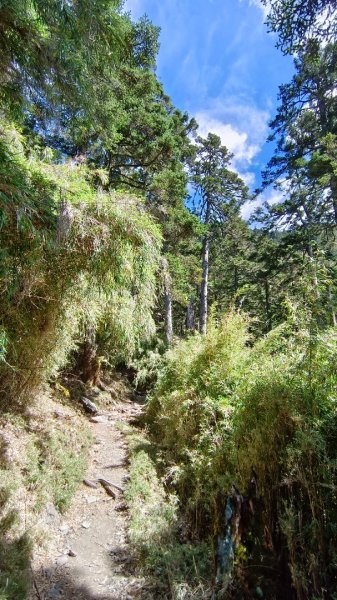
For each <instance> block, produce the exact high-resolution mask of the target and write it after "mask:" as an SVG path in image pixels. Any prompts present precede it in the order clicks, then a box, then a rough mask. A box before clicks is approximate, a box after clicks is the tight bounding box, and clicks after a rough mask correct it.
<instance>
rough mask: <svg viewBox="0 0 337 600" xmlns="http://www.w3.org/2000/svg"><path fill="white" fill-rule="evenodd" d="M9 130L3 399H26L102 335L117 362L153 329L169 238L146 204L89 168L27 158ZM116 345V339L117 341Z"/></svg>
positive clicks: (1, 171) (0, 184)
mask: <svg viewBox="0 0 337 600" xmlns="http://www.w3.org/2000/svg"><path fill="white" fill-rule="evenodd" d="M25 151H26V149H25V147H24V145H23V142H22V139H21V137H20V135H19V133H18V132H17V131H16V130H15V129H13V128H10V127H8V126H7V127H4V128H3V129H2V130H1V131H0V229H1V248H0V253H1V259H2V260H1V286H0V302H1V317H0V319H1V321H0V332H1V334H0V335H1V338H0V339H1V361H0V362H1V364H0V391H1V396H2V397H3V398H4V399H6V400H7V401H10V402H14V401H16V402H23V401H26V400H27V399H28V398H29V396H30V395H31V393H32V392H33V391H34V390H36V388H37V387H38V386H39V385H40V383H41V382H42V381H44V380H46V378H48V377H50V376H51V375H53V374H54V373H56V372H57V370H58V369H59V368H60V366H61V365H63V364H64V363H65V361H66V359H67V356H68V355H69V353H70V351H71V350H73V349H74V348H75V347H76V346H77V345H78V343H79V342H80V341H81V339H83V337H84V333H85V327H86V323H89V324H90V325H91V326H92V327H94V328H95V329H97V330H98V331H99V336H100V340H101V352H102V353H105V354H106V355H107V359H108V360H109V359H110V361H111V362H114V361H116V360H120V359H121V357H122V358H123V359H124V360H129V359H130V357H131V355H132V354H133V352H134V351H135V348H136V347H137V344H139V343H140V340H141V339H143V338H145V339H146V338H148V337H149V336H150V335H151V334H152V333H153V328H154V327H153V321H152V316H151V306H152V303H153V301H154V295H155V282H154V279H155V273H156V268H157V262H158V256H159V248H160V234H159V231H158V228H157V227H156V226H155V224H154V223H153V221H152V220H151V218H150V217H149V216H148V215H147V214H146V212H145V210H144V207H143V205H142V201H141V200H140V199H139V198H136V197H132V196H129V195H127V194H125V193H111V194H104V193H102V192H100V193H99V192H96V191H95V190H94V188H93V186H92V185H91V184H90V175H89V172H88V171H87V170H86V168H85V167H83V166H79V165H75V164H73V163H72V162H69V163H65V164H55V162H54V164H49V163H48V161H44V162H43V161H41V160H38V159H35V158H34V157H33V156H31V157H30V158H27V157H26V155H25ZM111 340H113V342H111Z"/></svg>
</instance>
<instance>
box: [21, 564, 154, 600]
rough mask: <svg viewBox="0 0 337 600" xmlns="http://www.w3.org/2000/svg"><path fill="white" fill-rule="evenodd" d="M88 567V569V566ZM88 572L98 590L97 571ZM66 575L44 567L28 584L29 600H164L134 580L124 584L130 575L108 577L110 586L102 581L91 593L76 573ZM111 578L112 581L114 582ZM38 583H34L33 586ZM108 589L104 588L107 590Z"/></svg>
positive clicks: (62, 570)
mask: <svg viewBox="0 0 337 600" xmlns="http://www.w3.org/2000/svg"><path fill="white" fill-rule="evenodd" d="M88 568H89V567H88ZM90 570H92V577H93V579H95V580H96V583H95V585H96V586H97V587H98V588H99V587H100V586H99V583H97V580H99V576H100V575H99V572H98V571H99V569H97V571H95V569H90ZM74 571H75V570H72V573H71V574H70V573H67V572H66V571H65V569H64V568H62V569H60V570H58V569H57V568H47V569H43V570H42V571H40V572H37V573H36V574H34V577H33V581H32V584H33V585H32V593H31V596H30V600H131V599H133V598H134V599H135V600H136V599H137V600H151V599H153V600H154V598H164V596H158V595H157V594H156V595H155V596H154V595H153V594H152V591H151V589H150V588H149V587H148V588H147V589H146V588H145V587H144V586H141V585H140V584H139V583H138V582H137V581H136V580H135V581H130V582H129V583H125V579H124V578H126V577H130V573H129V572H127V573H123V572H121V574H120V580H119V579H118V578H117V579H116V578H113V577H111V583H110V582H109V581H108V582H106V581H105V582H102V591H99V589H98V590H97V592H93V591H92V590H91V589H89V588H88V587H87V586H86V585H83V584H82V583H81V581H80V580H77V579H76V572H74ZM113 579H116V581H114V580H113ZM37 582H38V583H37ZM107 588H108V589H107Z"/></svg>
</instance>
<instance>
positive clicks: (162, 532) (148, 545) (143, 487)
mask: <svg viewBox="0 0 337 600" xmlns="http://www.w3.org/2000/svg"><path fill="white" fill-rule="evenodd" d="M130 446H131V461H130V481H129V484H128V487H127V492H126V499H127V502H128V504H129V508H130V525H129V535H130V541H131V545H132V548H133V552H134V556H135V558H136V560H137V562H138V564H140V565H141V566H142V569H143V570H144V571H145V572H146V573H147V574H150V575H151V576H152V577H153V578H154V579H155V583H156V587H157V594H160V597H161V598H172V600H180V599H183V598H186V599H187V598H196V599H197V598H198V599H199V600H201V599H206V598H210V595H209V594H208V592H207V593H206V588H205V587H204V582H205V581H207V578H208V574H209V571H210V568H211V563H210V559H211V554H210V547H209V545H208V544H207V543H203V544H198V545H195V544H191V543H188V542H186V540H185V541H182V540H181V539H180V537H181V533H180V523H179V518H178V498H177V497H176V495H175V494H168V493H167V491H166V489H165V486H164V485H163V482H162V481H161V480H160V478H159V477H158V475H157V469H156V467H157V465H156V457H155V456H154V455H153V451H152V448H151V445H150V444H149V442H148V440H147V439H146V437H144V436H143V435H139V434H135V433H134V432H133V433H131V435H130ZM155 597H158V595H156V596H155Z"/></svg>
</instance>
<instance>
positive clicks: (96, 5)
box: [0, 0, 337, 599]
mask: <svg viewBox="0 0 337 600" xmlns="http://www.w3.org/2000/svg"><path fill="white" fill-rule="evenodd" d="M267 8H268V17H267V24H268V27H269V29H270V30H271V31H273V32H275V33H276V34H277V36H278V37H277V39H278V45H279V47H280V48H281V50H282V52H284V53H285V54H288V55H291V56H292V57H293V60H294V76H293V78H292V80H291V81H290V82H288V83H284V84H283V85H281V87H280V90H279V100H278V102H279V104H278V110H277V113H276V116H275V117H274V119H273V120H272V122H271V124H270V139H271V140H273V141H274V143H275V152H274V155H273V157H272V158H271V160H270V161H269V164H268V166H267V168H266V169H265V172H264V173H263V183H262V186H261V190H258V191H257V192H256V193H259V192H261V191H262V190H264V189H266V187H267V186H274V187H275V188H276V189H277V190H281V191H282V196H281V195H280V197H282V199H281V200H280V201H279V202H275V203H273V204H269V203H268V202H266V203H264V204H263V205H262V206H261V207H260V208H259V209H258V210H257V211H256V213H255V214H254V215H253V217H252V220H251V222H250V223H247V222H246V221H245V220H244V219H243V218H242V216H241V214H242V213H241V209H242V207H243V206H244V204H245V202H247V201H250V200H251V199H252V193H251V192H249V190H248V188H247V186H246V185H245V183H244V181H243V180H242V179H241V178H240V176H239V175H238V174H237V172H236V171H235V170H234V169H233V167H232V165H231V161H233V156H232V154H231V153H230V152H229V151H228V149H227V148H226V147H225V146H223V144H222V142H221V140H220V138H219V137H218V136H217V135H215V134H214V133H212V132H210V133H209V134H208V135H207V136H206V137H200V136H198V130H197V123H196V121H195V119H193V118H190V116H189V115H188V114H187V113H183V112H181V111H180V110H179V109H178V108H176V107H175V106H173V104H172V102H171V100H170V98H169V97H168V96H167V94H166V93H165V90H164V89H163V86H162V84H161V83H160V81H159V80H158V77H157V75H156V56H157V52H158V44H159V41H158V40H159V30H158V28H157V27H156V26H155V25H153V24H152V23H151V22H150V21H149V20H148V19H147V18H146V17H143V18H141V19H140V20H138V21H135V22H134V21H132V19H131V17H130V15H129V14H128V13H126V12H125V11H124V10H123V5H122V3H120V2H119V1H117V0H116V1H114V0H101V1H100V2H95V1H94V0H77V1H76V2H75V1H73V2H72V1H70V0H69V1H67V0H29V1H28V0H27V1H26V0H8V1H7V0H1V2H0V102H1V130H0V153H1V160H0V202H1V206H0V227H1V247H0V252H1V265H0V269H1V271H0V274H1V282H0V298H1V320H0V390H1V406H2V410H3V411H8V410H9V409H10V410H18V411H24V410H25V407H26V406H27V405H28V404H29V403H30V402H31V401H32V399H33V398H36V397H37V396H38V393H39V390H40V389H41V385H42V384H45V383H46V382H48V381H49V382H50V381H51V382H55V381H56V378H57V377H59V376H60V373H61V374H62V370H63V369H65V368H67V369H70V368H71V369H73V370H77V371H78V372H79V373H80V374H81V377H82V379H83V381H84V382H85V383H87V384H91V383H97V381H99V379H100V377H101V372H102V371H103V370H104V368H107V367H109V368H113V367H116V366H121V365H127V366H128V367H129V368H132V369H133V370H134V372H135V374H136V375H135V376H136V383H137V385H138V388H139V389H145V388H146V389H148V388H149V386H150V385H152V386H153V387H152V392H151V396H150V400H149V404H148V410H147V420H148V427H149V431H150V434H151V436H152V440H153V444H155V445H156V447H157V450H158V452H159V454H160V461H159V464H158V466H157V468H158V470H159V472H160V473H161V476H163V477H164V479H165V481H166V484H165V485H166V487H165V490H166V492H170V493H171V492H172V493H174V494H176V497H177V499H178V502H179V503H180V506H181V507H183V508H181V510H180V513H179V514H180V515H181V514H183V517H184V522H186V523H188V524H189V528H188V533H187V534H186V535H187V537H188V543H187V546H188V545H189V544H190V543H192V545H193V548H194V549H195V548H196V549H197V548H198V547H199V545H200V544H206V546H207V548H208V550H207V552H208V555H209V556H211V555H212V553H213V550H214V538H215V539H216V540H218V542H216V544H217V543H220V542H221V540H222V541H223V540H227V542H228V544H227V546H226V548H227V549H226V551H225V552H224V553H223V554H222V555H221V552H220V550H219V547H220V546H221V543H220V546H219V547H218V549H217V551H216V556H217V559H216V563H217V566H216V569H217V575H216V581H217V583H216V585H217V588H218V593H219V594H220V596H219V597H221V594H222V595H223V596H226V594H227V596H228V594H229V596H228V597H232V598H234V597H242V596H236V595H235V594H241V595H242V594H254V593H255V594H259V593H260V592H259V590H260V591H261V590H263V589H264V590H265V591H264V592H263V593H265V594H267V597H277V598H288V597H289V598H290V597H294V595H295V597H297V598H300V599H304V598H312V599H314V598H333V597H334V596H333V594H334V593H335V589H336V576H337V565H336V554H335V546H336V544H335V538H336V532H337V514H336V510H337V498H336V489H337V481H336V443H335V442H336V433H335V421H336V383H337V378H336V369H335V359H336V352H337V348H336V330H335V327H336V293H337V290H336V242H335V232H336V224H337V137H336V136H337V129H336V128H337V95H336V75H337V73H336V70H337V60H336V59H337V45H336V12H335V9H336V6H335V2H334V1H332V0H331V1H326V0H320V1H315V2H310V3H309V2H296V1H294V2H293V3H291V4H289V3H288V2H286V1H285V0H274V1H273V2H272V3H271V4H270V5H268V7H267ZM210 307H212V310H211V311H210V310H209V308H210ZM224 314H225V315H226V316H223V315H224ZM167 348H169V350H168V351H167ZM271 431H272V432H273V435H272V436H270V432H271ZM5 500H7V498H4V503H5ZM227 506H228V511H229V512H228V513H226V514H227V516H226V517H225V518H224V519H223V518H220V515H223V511H224V507H225V508H226V507H227ZM201 515H202V516H201ZM159 545H160V544H159ZM203 547H204V546H203ZM317 549H318V552H317ZM193 552H194V550H193ZM207 552H206V554H207ZM193 556H194V555H193ZM253 565H254V568H253V569H252V568H251V567H252V566H253ZM256 565H257V566H256ZM268 569H272V570H273V573H274V575H273V576H272V577H268V576H266V575H265V572H266V570H268ZM261 573H262V574H263V575H261ZM275 573H276V575H275ZM248 574H249V575H248ZM261 580H263V583H262V584H261ZM247 590H248V591H247ZM252 590H253V591H252ZM268 594H269V596H268ZM271 594H273V596H272V595H271ZM5 597H6V596H5ZM243 597H246V596H243ZM247 597H251V596H249V595H248V596H247Z"/></svg>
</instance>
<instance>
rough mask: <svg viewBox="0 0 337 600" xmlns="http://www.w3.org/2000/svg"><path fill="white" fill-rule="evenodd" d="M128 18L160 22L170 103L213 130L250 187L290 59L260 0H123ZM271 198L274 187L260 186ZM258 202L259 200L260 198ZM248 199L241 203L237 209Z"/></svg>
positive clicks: (162, 74) (161, 64) (203, 130)
mask: <svg viewBox="0 0 337 600" xmlns="http://www.w3.org/2000/svg"><path fill="white" fill-rule="evenodd" d="M125 8H126V10H130V11H131V15H132V17H133V18H134V19H137V18H139V17H140V16H141V15H143V14H147V15H148V16H149V18H150V19H151V21H152V22H153V23H154V24H155V25H159V26H160V27H161V36H160V42H161V48H160V52H159V57H158V76H159V78H160V79H161V81H162V82H163V84H164V88H165V90H166V92H167V93H168V94H169V95H170V96H171V98H172V100H173V102H174V104H175V105H176V106H177V107H178V108H180V109H181V110H187V111H188V112H189V114H190V116H194V117H195V118H196V119H197V121H198V123H199V126H200V127H199V133H200V134H201V135H203V136H206V135H207V133H208V132H209V131H212V132H214V133H217V134H218V135H220V137H221V139H222V142H223V144H225V145H226V146H227V147H228V148H229V149H230V150H231V151H232V152H234V154H235V158H234V160H233V163H232V166H233V168H235V169H236V170H237V171H238V172H239V173H240V175H241V176H242V177H243V178H244V180H245V181H246V183H247V184H249V186H250V188H251V189H252V190H253V189H254V188H255V187H256V186H257V185H259V183H260V172H261V169H262V168H263V167H264V166H265V164H266V162H267V160H268V158H269V157H270V155H271V152H272V147H271V144H266V138H267V135H268V121H269V120H270V118H271V117H272V116H273V115H274V114H275V110H276V106H277V92H278V86H279V85H280V84H281V83H286V82H287V81H289V79H290V78H291V75H292V61H291V59H290V58H288V57H284V56H282V54H281V52H280V51H279V50H277V49H276V48H275V41H276V38H275V37H274V35H272V34H270V33H268V32H267V27H266V25H265V24H264V20H265V12H264V7H263V6H262V4H261V3H260V2H259V0H159V1H157V0H127V1H126V3H125ZM265 197H266V198H267V199H269V200H270V201H271V202H273V201H274V200H275V199H276V198H277V193H276V192H275V191H273V190H269V191H267V192H265ZM260 202H261V200H260ZM251 209H252V207H251V206H249V205H248V206H246V208H245V209H244V216H246V217H247V216H248V215H249V213H250V212H251Z"/></svg>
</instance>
